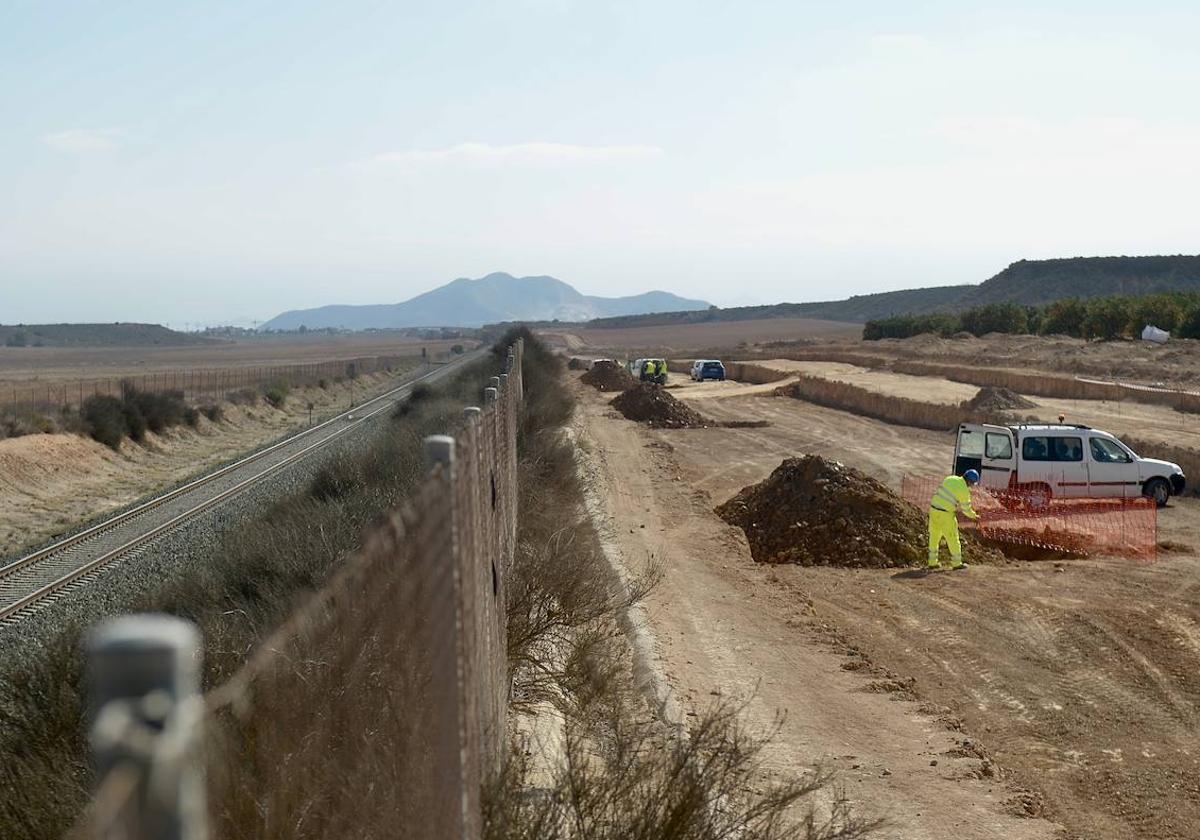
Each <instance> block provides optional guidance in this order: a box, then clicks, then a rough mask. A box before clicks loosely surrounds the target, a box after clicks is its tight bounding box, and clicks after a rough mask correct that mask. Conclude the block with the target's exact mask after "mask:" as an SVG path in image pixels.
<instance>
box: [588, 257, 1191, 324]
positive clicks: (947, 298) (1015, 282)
mask: <svg viewBox="0 0 1200 840" xmlns="http://www.w3.org/2000/svg"><path fill="white" fill-rule="evenodd" d="M1171 291H1200V256H1182V255H1181V256H1164V257H1070V258H1066V259H1055V260H1019V261H1018V262H1015V263H1013V264H1012V265H1010V266H1008V268H1006V269H1004V270H1003V271H1001V272H1000V273H999V274H997V275H995V276H994V277H991V278H989V279H987V280H985V281H984V282H983V283H980V284H979V285H970V286H933V287H929V288H923V289H903V290H901V291H898V292H879V293H877V294H872V295H857V296H855V297H852V298H848V299H846V300H837V301H824V302H820V303H778V304H775V305H774V306H739V307H734V308H730V309H711V310H705V311H703V312H662V313H656V314H653V315H643V316H634V317H631V318H630V317H626V318H607V319H603V318H602V319H599V320H597V321H593V322H592V326H596V327H632V326H653V325H657V324H689V323H702V322H706V321H746V320H751V319H758V318H819V319H822V320H826V321H853V322H858V323H862V322H864V321H869V320H873V319H875V318H886V317H888V316H891V315H914V314H921V313H928V312H959V311H962V310H964V309H969V308H971V307H972V306H980V305H982V304H985V303H1004V302H1012V303H1020V304H1024V305H1028V306H1032V305H1035V304H1042V303H1049V302H1051V301H1055V300H1062V299H1063V298H1070V297H1077V298H1091V297H1105V296H1108V295H1139V294H1147V293H1150V292H1171Z"/></svg>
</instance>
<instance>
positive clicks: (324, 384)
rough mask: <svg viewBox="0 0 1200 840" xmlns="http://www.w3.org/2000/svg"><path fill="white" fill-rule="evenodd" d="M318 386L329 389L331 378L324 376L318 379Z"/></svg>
mask: <svg viewBox="0 0 1200 840" xmlns="http://www.w3.org/2000/svg"><path fill="white" fill-rule="evenodd" d="M317 387H318V388H320V389H321V390H322V391H324V390H326V389H328V388H329V380H328V379H326V378H325V377H323V376H322V377H321V378H320V379H318V380H317Z"/></svg>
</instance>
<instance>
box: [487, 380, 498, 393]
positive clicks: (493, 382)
mask: <svg viewBox="0 0 1200 840" xmlns="http://www.w3.org/2000/svg"><path fill="white" fill-rule="evenodd" d="M488 385H490V386H491V387H493V388H495V389H496V390H497V391H499V390H500V377H499V376H493V377H492V378H491V379H489V380H488Z"/></svg>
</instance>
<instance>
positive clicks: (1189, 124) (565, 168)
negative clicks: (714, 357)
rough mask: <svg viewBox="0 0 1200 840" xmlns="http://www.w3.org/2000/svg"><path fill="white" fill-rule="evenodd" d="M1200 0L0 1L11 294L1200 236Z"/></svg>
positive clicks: (1, 199)
mask: <svg viewBox="0 0 1200 840" xmlns="http://www.w3.org/2000/svg"><path fill="white" fill-rule="evenodd" d="M1051 7H1052V8H1053V9H1054V10H1053V11H1049V10H1048V9H1050V8H1051ZM1135 8H1136V9H1137V10H1136V11H1132V10H1133V9H1135ZM1192 9H1197V6H1196V4H1195V3H1183V2H1180V3H1169V2H1157V3H1155V2H1144V3H1141V4H1132V3H1106V2H1099V1H1098V0H1091V2H1079V3H1067V2H1060V3H1046V2H1038V3H1033V2H1020V0H1016V1H1015V2H1006V3H1002V4H1000V3H998V4H995V5H994V7H993V8H990V9H988V8H986V7H985V6H984V5H982V4H972V3H964V2H962V0H957V2H944V3H943V2H925V3H902V2H890V1H889V2H872V1H871V0H860V2H857V3H834V2H823V3H810V2H800V0H785V1H784V2H740V3H734V2H720V3H716V2H698V0H685V1H681V2H651V0H643V2H619V3H610V2H603V0H588V2H573V0H527V1H526V2H481V3H464V2H449V0H447V2H441V3H421V4H417V3H404V2H379V3H364V2H358V3H355V2H336V3H333V2H321V3H317V2H290V3H285V4H281V3H277V2H273V3H253V2H245V0H241V1H240V2H236V3H228V4H217V3H193V4H182V3H160V2H121V3H117V2H94V3H56V2H50V1H49V0H30V2H24V0H0V124H2V126H3V128H2V129H0V322H2V323H13V322H18V321H20V322H26V323H30V322H45V321H62V320H100V321H111V320H157V321H167V322H170V323H172V324H179V325H182V324H184V323H185V322H193V323H194V322H220V321H231V320H237V319H251V318H260V319H265V318H267V317H270V316H271V315H274V314H276V313H277V312H278V311H280V310H283V309H290V308H297V307H307V306H315V305H320V304H325V303H334V302H338V303H379V302H394V301H399V300H402V299H405V298H407V297H410V296H411V295H413V294H416V293H418V292H421V291H425V290H427V289H430V288H433V287H434V286H438V285H441V284H442V283H444V282H446V281H448V280H451V279H453V278H455V277H460V276H470V277H478V276H480V275H483V274H485V273H487V272H490V271H497V270H500V271H509V272H511V273H514V274H553V275H555V276H557V277H559V278H561V279H563V280H566V281H568V282H570V283H572V284H574V285H575V286H576V287H578V288H579V289H580V290H581V291H584V292H587V293H592V294H626V293H636V292H640V291H645V290H647V289H650V288H661V289H667V290H670V291H675V292H678V293H681V294H685V295H689V296H693V297H704V298H707V299H709V300H712V301H714V302H716V303H719V304H724V305H729V304H737V303H745V302H774V301H778V300H795V301H799V300H821V299H836V298H841V297H845V296H847V295H849V294H855V293H861V292H868V291H878V290H884V289H894V288H902V287H906V286H918V285H940V284H948V283H964V282H979V281H981V280H984V279H986V278H987V277H988V276H990V275H991V274H993V273H995V272H996V271H998V270H999V269H1001V268H1003V266H1004V265H1006V264H1008V263H1009V262H1012V261H1014V260H1017V259H1020V258H1023V257H1024V258H1040V257H1051V256H1073V255H1092V254H1148V253H1197V252H1200V211H1198V210H1197V208H1196V201H1195V199H1196V196H1197V195H1200V94H1198V93H1197V91H1200V50H1198V49H1197V48H1196V44H1197V42H1198V36H1200V12H1197V11H1192Z"/></svg>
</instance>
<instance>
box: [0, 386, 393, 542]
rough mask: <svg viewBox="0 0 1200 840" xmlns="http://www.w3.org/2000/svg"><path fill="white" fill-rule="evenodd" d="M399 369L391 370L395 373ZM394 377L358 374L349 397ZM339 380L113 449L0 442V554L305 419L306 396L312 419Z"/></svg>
mask: <svg viewBox="0 0 1200 840" xmlns="http://www.w3.org/2000/svg"><path fill="white" fill-rule="evenodd" d="M398 376H399V373H397V377H398ZM397 377H390V376H386V375H382V374H380V375H375V376H369V377H367V376H364V377H360V379H359V380H358V383H357V384H356V385H355V387H354V397H355V399H356V401H361V400H362V399H363V398H364V396H365V395H369V394H372V393H375V392H378V391H381V390H384V389H385V387H387V386H389V385H390V384H391V383H392V382H393V380H394V379H395V378H397ZM349 400H350V391H349V390H348V387H347V386H346V385H331V386H330V387H329V388H328V389H327V390H322V389H320V388H312V389H303V390H297V391H294V392H292V394H291V395H290V396H289V397H288V399H287V401H286V402H285V403H284V406H283V408H282V409H275V408H272V407H270V406H269V405H267V404H266V403H261V402H260V404H258V405H255V406H234V405H229V404H228V403H226V404H223V405H222V408H223V410H224V412H225V416H224V418H223V419H222V420H221V421H220V422H218V423H210V422H209V421H208V420H207V419H205V418H204V417H201V418H200V425H199V427H198V428H197V429H195V430H192V429H188V428H184V427H181V428H177V429H173V430H169V431H167V432H165V433H164V434H163V435H161V436H156V435H153V434H151V435H148V436H147V440H146V442H145V443H144V444H135V443H133V442H131V441H125V442H124V443H123V444H122V445H121V450H120V452H114V451H113V450H112V449H109V448H108V447H107V446H104V445H102V444H100V443H97V442H96V441H94V440H92V439H90V438H85V437H81V436H79V435H70V434H56V435H26V436H24V437H18V438H9V439H6V440H0V556H4V555H11V554H14V553H19V552H20V549H21V548H23V547H27V546H30V545H34V544H37V543H40V542H43V541H45V540H47V539H49V538H51V537H54V536H57V535H58V534H61V533H63V532H65V531H68V530H70V529H71V528H73V527H75V526H76V525H78V524H79V523H81V522H83V521H86V520H89V519H92V518H94V517H96V516H99V515H101V514H104V513H106V512H107V511H110V510H114V509H116V508H119V507H123V506H124V505H127V504H129V503H130V502H133V501H135V500H136V499H139V498H141V497H142V496H145V495H147V494H149V493H153V492H155V491H157V490H161V489H163V488H166V487H169V486H171V485H173V484H175V483H177V482H179V481H182V480H183V479H185V478H187V477H188V476H190V475H192V474H194V473H196V472H199V471H202V470H204V469H205V468H207V467H210V466H213V465H215V464H219V463H221V462H222V461H226V460H228V459H230V458H232V457H233V456H235V455H237V454H238V453H241V452H245V451H247V450H251V449H255V448H257V447H258V446H261V445H262V444H264V443H266V442H268V441H270V440H273V439H274V438H277V437H279V436H280V435H282V434H284V433H285V432H288V431H290V430H292V429H296V428H300V427H303V426H305V425H307V423H308V409H307V405H308V403H309V401H312V402H313V404H314V410H313V420H314V422H319V421H320V420H322V419H324V418H326V417H328V416H329V415H331V414H333V413H335V412H337V411H342V410H345V409H346V408H347V407H349V405H350V402H349Z"/></svg>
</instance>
